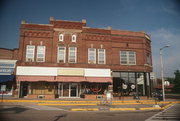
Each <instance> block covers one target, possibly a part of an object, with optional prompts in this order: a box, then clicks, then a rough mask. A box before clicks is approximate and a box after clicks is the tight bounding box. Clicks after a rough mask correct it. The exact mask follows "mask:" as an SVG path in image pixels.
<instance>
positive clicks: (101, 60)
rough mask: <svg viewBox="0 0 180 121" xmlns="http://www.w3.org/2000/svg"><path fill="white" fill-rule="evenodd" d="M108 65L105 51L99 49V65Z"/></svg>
mask: <svg viewBox="0 0 180 121" xmlns="http://www.w3.org/2000/svg"><path fill="white" fill-rule="evenodd" d="M105 63H106V54H105V49H98V64H105Z"/></svg>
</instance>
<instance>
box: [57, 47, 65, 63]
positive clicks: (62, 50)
mask: <svg viewBox="0 0 180 121" xmlns="http://www.w3.org/2000/svg"><path fill="white" fill-rule="evenodd" d="M58 62H62V63H64V62H65V47H64V46H59V48H58Z"/></svg>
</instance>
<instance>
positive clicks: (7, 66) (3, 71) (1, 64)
mask: <svg viewBox="0 0 180 121" xmlns="http://www.w3.org/2000/svg"><path fill="white" fill-rule="evenodd" d="M15 63H16V60H0V75H11V74H12V73H13V72H14V68H15Z"/></svg>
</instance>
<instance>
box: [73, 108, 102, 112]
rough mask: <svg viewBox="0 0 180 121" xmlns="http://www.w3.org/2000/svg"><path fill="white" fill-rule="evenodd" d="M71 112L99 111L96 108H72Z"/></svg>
mask: <svg viewBox="0 0 180 121" xmlns="http://www.w3.org/2000/svg"><path fill="white" fill-rule="evenodd" d="M71 111H99V109H98V108H72V109H71Z"/></svg>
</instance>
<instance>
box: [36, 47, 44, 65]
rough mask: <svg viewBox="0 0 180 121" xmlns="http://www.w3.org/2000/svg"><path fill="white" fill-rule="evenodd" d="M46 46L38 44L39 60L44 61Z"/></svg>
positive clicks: (37, 58) (37, 59)
mask: <svg viewBox="0 0 180 121" xmlns="http://www.w3.org/2000/svg"><path fill="white" fill-rule="evenodd" d="M45 49H46V47H45V46H37V57H36V61H37V62H44V61H45Z"/></svg>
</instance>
